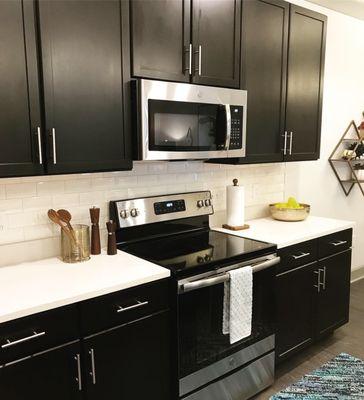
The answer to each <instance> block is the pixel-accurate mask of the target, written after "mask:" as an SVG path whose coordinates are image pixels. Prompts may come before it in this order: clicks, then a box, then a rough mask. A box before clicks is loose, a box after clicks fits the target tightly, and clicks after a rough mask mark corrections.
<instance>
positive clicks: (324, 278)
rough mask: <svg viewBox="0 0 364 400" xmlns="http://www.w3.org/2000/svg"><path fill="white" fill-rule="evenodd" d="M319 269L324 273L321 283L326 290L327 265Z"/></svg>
mask: <svg viewBox="0 0 364 400" xmlns="http://www.w3.org/2000/svg"><path fill="white" fill-rule="evenodd" d="M319 271H320V272H322V273H323V278H322V282H319V285H321V286H322V289H323V290H326V267H323V268H319Z"/></svg>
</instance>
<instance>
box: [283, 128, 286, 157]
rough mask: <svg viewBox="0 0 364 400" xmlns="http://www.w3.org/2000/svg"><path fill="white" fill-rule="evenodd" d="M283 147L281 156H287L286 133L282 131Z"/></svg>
mask: <svg viewBox="0 0 364 400" xmlns="http://www.w3.org/2000/svg"><path fill="white" fill-rule="evenodd" d="M282 136H283V137H284V147H283V155H287V131H284V135H282Z"/></svg>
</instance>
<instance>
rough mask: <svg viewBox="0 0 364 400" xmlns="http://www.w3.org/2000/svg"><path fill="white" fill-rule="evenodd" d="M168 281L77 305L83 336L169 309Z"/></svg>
mask: <svg viewBox="0 0 364 400" xmlns="http://www.w3.org/2000/svg"><path fill="white" fill-rule="evenodd" d="M168 288H169V280H163V281H158V282H153V283H151V284H147V285H143V286H138V287H136V288H130V289H126V290H122V291H119V292H116V293H112V294H109V295H106V296H101V297H97V298H94V299H92V300H87V301H85V302H83V303H81V304H80V307H81V330H82V334H83V335H88V334H91V333H96V332H99V331H102V330H104V329H108V328H111V327H113V326H117V325H121V324H124V323H127V322H131V321H133V320H136V319H139V318H142V317H145V316H147V315H150V314H153V313H155V312H157V311H160V310H163V309H167V308H168V307H169V302H168V297H169V290H168Z"/></svg>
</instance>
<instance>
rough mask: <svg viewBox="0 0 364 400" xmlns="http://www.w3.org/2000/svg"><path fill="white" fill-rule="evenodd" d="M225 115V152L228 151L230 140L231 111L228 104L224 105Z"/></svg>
mask: <svg viewBox="0 0 364 400" xmlns="http://www.w3.org/2000/svg"><path fill="white" fill-rule="evenodd" d="M225 113H226V136H225V150H229V147H230V139H231V111H230V104H225Z"/></svg>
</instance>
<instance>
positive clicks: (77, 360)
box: [75, 354, 82, 392]
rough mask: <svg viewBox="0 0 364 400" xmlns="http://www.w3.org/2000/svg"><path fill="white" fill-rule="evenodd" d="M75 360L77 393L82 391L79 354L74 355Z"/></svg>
mask: <svg viewBox="0 0 364 400" xmlns="http://www.w3.org/2000/svg"><path fill="white" fill-rule="evenodd" d="M75 360H76V362H77V377H76V382H77V383H78V390H79V392H81V391H82V376H81V357H80V355H79V354H76V356H75Z"/></svg>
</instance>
